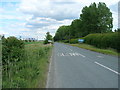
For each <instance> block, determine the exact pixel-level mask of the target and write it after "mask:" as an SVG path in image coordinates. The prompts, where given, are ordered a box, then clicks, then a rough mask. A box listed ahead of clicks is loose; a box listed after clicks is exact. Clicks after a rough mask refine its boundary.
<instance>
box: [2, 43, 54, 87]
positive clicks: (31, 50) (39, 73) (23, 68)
mask: <svg viewBox="0 0 120 90" xmlns="http://www.w3.org/2000/svg"><path fill="white" fill-rule="evenodd" d="M51 50H52V46H50V45H43V44H42V43H31V44H25V47H24V52H22V53H20V54H22V55H21V56H20V55H19V57H20V59H19V60H17V61H15V60H16V59H15V60H14V58H12V57H11V59H10V60H12V61H11V62H9V63H8V64H6V65H4V67H3V82H2V87H3V88H45V86H46V79H47V72H48V64H49V58H50V55H51ZM15 51H17V50H15ZM8 56H9V55H8ZM14 56H15V54H14ZM6 60H7V61H10V60H9V59H6ZM5 67H6V68H5Z"/></svg>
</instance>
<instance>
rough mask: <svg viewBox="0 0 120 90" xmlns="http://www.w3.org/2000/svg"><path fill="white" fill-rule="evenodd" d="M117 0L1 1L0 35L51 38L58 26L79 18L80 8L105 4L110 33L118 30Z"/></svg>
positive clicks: (68, 23)
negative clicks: (109, 18)
mask: <svg viewBox="0 0 120 90" xmlns="http://www.w3.org/2000/svg"><path fill="white" fill-rule="evenodd" d="M118 1H119V0H112V1H109V0H97V1H96V0H1V1H0V34H5V36H6V37H8V36H16V37H19V36H22V37H23V38H27V37H32V38H37V37H38V38H39V39H44V37H45V33H46V32H48V31H49V32H50V33H51V34H52V35H53V36H54V34H55V32H56V30H57V28H58V27H59V26H61V25H70V24H71V21H72V20H73V19H77V18H79V15H80V13H81V10H82V8H83V7H84V6H89V5H90V4H91V3H93V2H96V3H98V2H105V3H106V4H107V6H108V7H109V8H110V10H111V12H112V13H113V25H114V27H113V30H114V29H116V28H118Z"/></svg>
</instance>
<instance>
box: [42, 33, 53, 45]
mask: <svg viewBox="0 0 120 90" xmlns="http://www.w3.org/2000/svg"><path fill="white" fill-rule="evenodd" d="M48 40H53V39H52V35H50V32H47V33H46V39H45V40H44V44H48V43H49V42H48Z"/></svg>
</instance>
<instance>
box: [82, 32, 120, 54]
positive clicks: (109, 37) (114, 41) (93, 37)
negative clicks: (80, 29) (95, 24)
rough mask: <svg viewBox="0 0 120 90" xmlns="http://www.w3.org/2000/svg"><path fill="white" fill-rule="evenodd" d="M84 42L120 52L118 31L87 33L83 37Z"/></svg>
mask: <svg viewBox="0 0 120 90" xmlns="http://www.w3.org/2000/svg"><path fill="white" fill-rule="evenodd" d="M84 39H85V43H87V44H91V45H94V46H96V47H98V48H114V49H117V50H118V51H119V52H120V47H119V46H120V37H119V36H118V32H114V33H103V34H89V35H87V36H86V37H85V38H84Z"/></svg>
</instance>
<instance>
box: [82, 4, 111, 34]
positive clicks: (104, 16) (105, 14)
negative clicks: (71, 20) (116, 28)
mask: <svg viewBox="0 0 120 90" xmlns="http://www.w3.org/2000/svg"><path fill="white" fill-rule="evenodd" d="M80 19H81V21H82V24H83V25H82V27H81V28H82V29H84V32H85V35H87V34H89V33H105V32H112V27H113V24H112V21H113V18H112V13H111V12H110V9H109V8H108V7H107V6H106V4H105V3H102V2H99V4H98V5H96V3H93V4H91V5H90V6H89V7H87V6H86V7H84V8H83V9H82V14H81V15H80Z"/></svg>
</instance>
